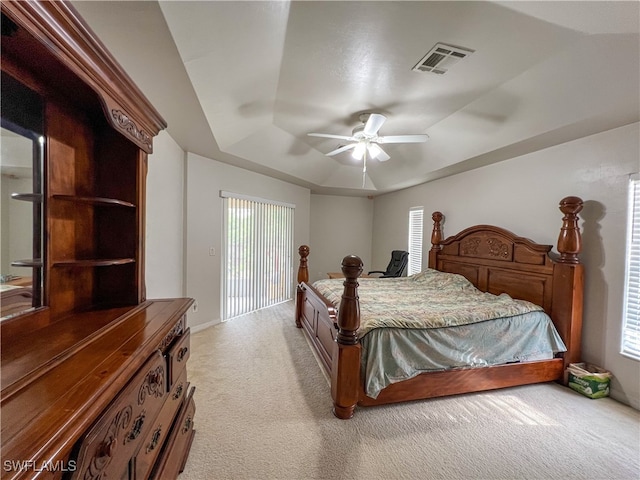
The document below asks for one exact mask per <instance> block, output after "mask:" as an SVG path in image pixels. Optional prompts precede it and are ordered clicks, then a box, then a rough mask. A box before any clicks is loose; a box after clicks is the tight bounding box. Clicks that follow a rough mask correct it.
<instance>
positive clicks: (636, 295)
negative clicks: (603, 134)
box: [622, 174, 640, 360]
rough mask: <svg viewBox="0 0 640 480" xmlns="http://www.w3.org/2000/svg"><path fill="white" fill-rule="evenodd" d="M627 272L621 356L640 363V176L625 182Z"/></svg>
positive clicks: (633, 176) (636, 175)
mask: <svg viewBox="0 0 640 480" xmlns="http://www.w3.org/2000/svg"><path fill="white" fill-rule="evenodd" d="M626 260H627V270H626V283H625V300H624V327H623V331H622V353H623V354H624V355H628V356H629V357H632V358H635V359H637V360H640V175H639V174H635V175H632V176H631V179H630V182H629V221H628V228H627V257H626Z"/></svg>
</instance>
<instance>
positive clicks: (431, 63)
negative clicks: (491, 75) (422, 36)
mask: <svg viewBox="0 0 640 480" xmlns="http://www.w3.org/2000/svg"><path fill="white" fill-rule="evenodd" d="M473 52H474V50H470V49H468V48H461V47H454V46H453V45H446V44H444V43H437V44H436V46H435V47H433V48H432V49H431V50H429V53H427V54H426V55H425V56H424V57H422V59H421V60H420V61H419V62H418V63H417V64H416V66H415V67H413V68H412V70H413V71H414V72H429V73H436V74H438V75H443V74H444V73H446V72H447V71H448V70H449V69H450V68H451V67H452V66H453V65H455V64H456V63H458V62H459V61H460V60H462V59H463V58H465V57H468V56H469V55H471V54H472V53H473Z"/></svg>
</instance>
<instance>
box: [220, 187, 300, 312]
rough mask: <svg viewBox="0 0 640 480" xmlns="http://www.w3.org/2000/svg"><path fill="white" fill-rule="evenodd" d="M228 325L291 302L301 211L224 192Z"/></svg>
mask: <svg viewBox="0 0 640 480" xmlns="http://www.w3.org/2000/svg"><path fill="white" fill-rule="evenodd" d="M221 196H222V197H223V205H224V218H223V221H224V228H223V232H224V259H223V262H222V263H223V282H222V289H223V292H222V319H223V320H228V319H230V318H234V317H237V316H239V315H243V314H245V313H249V312H253V311H255V310H259V309H261V308H264V307H268V306H271V305H275V304H277V303H281V302H285V301H287V300H290V299H291V298H292V295H293V293H292V292H293V219H294V211H295V206H294V205H290V204H285V203H281V202H272V201H269V200H264V199H259V198H253V197H248V196H245V195H236V194H230V193H227V192H221Z"/></svg>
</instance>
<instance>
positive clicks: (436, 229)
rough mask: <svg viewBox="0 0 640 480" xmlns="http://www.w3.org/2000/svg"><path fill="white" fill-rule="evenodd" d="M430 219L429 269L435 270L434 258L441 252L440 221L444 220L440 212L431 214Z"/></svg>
mask: <svg viewBox="0 0 640 480" xmlns="http://www.w3.org/2000/svg"><path fill="white" fill-rule="evenodd" d="M431 219H432V220H433V230H432V231H431V250H429V268H437V267H436V263H437V261H436V257H437V256H438V252H440V251H441V250H442V245H440V242H442V220H443V219H444V215H442V213H440V212H433V214H432V215H431Z"/></svg>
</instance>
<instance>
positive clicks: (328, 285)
mask: <svg viewBox="0 0 640 480" xmlns="http://www.w3.org/2000/svg"><path fill="white" fill-rule="evenodd" d="M343 282H344V280H342V279H330V280H320V281H318V282H316V283H314V287H315V288H316V289H317V290H318V291H319V292H320V293H322V295H324V296H325V297H326V298H327V299H328V300H329V301H330V302H332V303H333V304H334V305H336V307H339V305H340V299H341V298H342V292H343V289H344V288H343ZM358 283H359V284H360V286H359V287H358V296H359V297H360V329H359V330H358V336H359V337H360V338H362V337H363V336H364V335H365V334H367V333H368V332H370V331H371V330H374V329H376V328H383V327H384V328H410V329H433V328H441V327H453V326H459V325H468V324H472V323H477V322H483V321H485V320H492V319H496V318H503V317H512V316H515V315H521V314H524V313H528V312H534V311H541V310H542V307H539V306H538V305H535V304H533V303H531V302H527V301H524V300H514V299H513V298H511V297H510V296H509V295H507V294H502V295H497V296H496V295H493V294H490V293H483V292H481V291H480V290H478V289H477V288H476V287H475V286H474V285H473V284H472V283H471V282H469V281H468V280H467V279H466V278H464V277H463V276H462V275H456V274H451V273H443V272H439V271H437V270H432V269H427V270H425V271H423V272H422V273H419V274H416V275H412V276H410V277H399V278H385V279H374V278H361V279H359V280H358Z"/></svg>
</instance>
